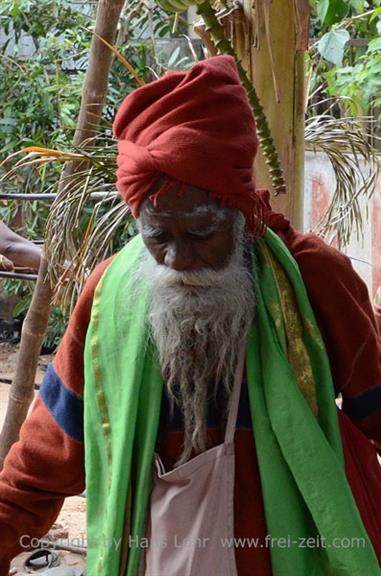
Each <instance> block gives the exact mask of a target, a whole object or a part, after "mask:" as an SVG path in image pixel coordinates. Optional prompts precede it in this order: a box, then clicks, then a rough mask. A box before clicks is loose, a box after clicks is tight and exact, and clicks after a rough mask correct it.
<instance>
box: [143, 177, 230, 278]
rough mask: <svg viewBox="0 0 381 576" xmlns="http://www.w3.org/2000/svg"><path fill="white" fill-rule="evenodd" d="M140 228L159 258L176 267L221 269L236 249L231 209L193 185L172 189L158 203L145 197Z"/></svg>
mask: <svg viewBox="0 0 381 576" xmlns="http://www.w3.org/2000/svg"><path fill="white" fill-rule="evenodd" d="M139 228H140V232H141V235H142V238H143V241H144V244H145V245H146V247H147V249H148V250H149V252H150V253H151V254H152V256H153V257H154V258H155V260H156V262H157V263H158V264H162V265H164V266H167V267H169V268H172V269H174V270H177V271H181V272H185V271H193V270H200V269H202V268H213V269H216V270H217V269H220V268H222V267H223V266H225V264H226V263H227V261H228V259H229V257H230V256H231V254H232V252H233V243H234V232H233V228H234V227H233V215H232V211H229V210H224V209H221V208H220V207H219V204H218V202H217V201H216V200H214V199H212V198H210V196H209V194H208V193H207V192H206V191H205V190H201V189H200V188H196V187H193V186H188V187H187V189H186V190H185V191H184V193H183V194H179V193H178V191H177V190H176V189H171V190H169V191H168V192H166V193H165V194H163V195H162V196H161V197H160V198H159V200H158V202H157V205H156V206H153V204H152V202H151V200H149V199H147V200H145V202H143V204H142V206H141V209H140V214H139Z"/></svg>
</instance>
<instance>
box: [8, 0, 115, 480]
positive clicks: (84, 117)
mask: <svg viewBox="0 0 381 576" xmlns="http://www.w3.org/2000/svg"><path fill="white" fill-rule="evenodd" d="M123 5H124V0H100V1H99V3H98V9H97V15H96V23H95V31H96V33H97V34H98V35H99V36H101V37H102V38H104V39H105V40H107V42H109V43H110V44H112V43H113V42H114V39H115V35H116V29H117V25H118V21H119V17H120V13H121V11H122V8H123ZM112 56H113V54H112V52H111V51H110V50H109V49H108V48H107V47H106V46H105V45H104V44H103V43H102V42H101V41H100V40H99V39H98V38H97V37H96V36H94V37H93V39H92V42H91V47H90V54H89V63H88V68H87V72H86V77H85V80H84V85H83V91H82V101H81V107H80V112H79V117H78V121H77V127H76V131H75V134H74V140H73V145H74V146H75V147H78V146H80V145H81V143H82V142H83V141H84V140H86V139H87V138H89V137H90V136H94V133H95V132H96V131H97V128H98V125H99V121H100V117H101V113H102V109H103V105H104V101H105V96H106V91H107V84H108V76H109V70H110V66H111V62H112ZM94 114H95V116H94ZM82 167H83V166H82V165H80V163H79V162H69V163H67V164H66V165H65V167H64V170H63V173H62V176H61V179H60V186H59V191H58V198H57V199H56V200H55V201H56V202H59V201H60V191H62V190H63V188H64V187H65V186H66V182H67V177H68V176H69V175H70V174H72V173H74V172H75V171H77V170H79V169H81V168H82ZM52 295H53V290H52V287H51V285H50V282H49V280H48V261H47V259H46V256H45V254H43V256H42V259H41V265H40V269H39V273H38V279H37V284H36V287H35V291H34V293H33V298H32V303H31V306H30V308H29V310H28V313H27V315H26V318H25V321H24V324H23V328H22V334H21V343H20V353H19V356H18V360H17V366H16V372H15V377H14V380H13V383H12V385H11V389H10V395H9V402H8V407H7V413H6V417H5V422H4V426H3V429H2V432H1V435H0V469H1V468H2V467H3V463H4V459H5V456H6V455H7V453H8V451H9V449H10V447H11V446H12V444H13V443H14V442H16V441H17V440H18V437H19V432H20V427H21V425H22V423H23V421H24V420H25V418H26V415H27V412H28V408H29V406H30V403H31V401H32V399H33V387H34V378H35V374H36V369H37V362H38V357H39V354H40V350H41V345H42V341H43V338H44V335H45V333H46V329H47V325H48V319H49V314H50V307H51V300H52Z"/></svg>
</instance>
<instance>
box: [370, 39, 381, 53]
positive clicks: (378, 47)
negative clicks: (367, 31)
mask: <svg viewBox="0 0 381 576" xmlns="http://www.w3.org/2000/svg"><path fill="white" fill-rule="evenodd" d="M379 51H381V38H375V39H374V40H371V41H370V42H369V46H368V50H367V52H368V53H369V52H379Z"/></svg>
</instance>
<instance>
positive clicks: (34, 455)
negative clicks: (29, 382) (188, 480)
mask: <svg viewBox="0 0 381 576" xmlns="http://www.w3.org/2000/svg"><path fill="white" fill-rule="evenodd" d="M108 262H109V261H105V262H103V263H102V264H100V265H99V266H98V267H97V268H96V269H95V271H94V272H93V274H92V275H91V276H90V278H89V279H88V281H87V284H86V286H85V288H84V291H83V293H82V295H81V297H80V299H79V301H78V303H77V306H76V308H75V310H74V312H73V314H72V316H71V319H70V322H69V325H68V328H67V330H66V332H65V335H64V337H63V339H62V341H61V344H60V346H59V348H58V350H57V354H56V356H55V359H54V362H53V364H52V365H50V366H49V369H48V371H47V373H46V375H45V378H44V381H43V383H42V385H41V389H40V392H39V395H38V397H37V399H36V401H35V403H34V406H33V409H32V412H31V414H30V416H29V417H28V418H27V420H26V421H25V423H24V424H23V426H22V429H21V433H20V440H19V441H18V442H17V443H16V444H14V445H13V446H12V448H11V450H10V452H9V454H8V456H7V458H6V459H5V463H4V468H3V470H2V472H1V474H0V542H1V544H0V576H7V574H8V569H9V563H10V561H11V559H12V558H13V557H14V556H15V555H16V554H18V553H19V552H20V551H21V550H22V548H23V546H24V547H25V546H27V544H28V542H30V538H31V537H41V536H43V535H44V534H46V533H47V531H48V530H49V528H50V527H51V525H52V524H53V522H54V521H55V519H56V517H57V516H58V513H59V511H60V509H61V507H62V504H63V501H64V499H65V497H66V496H70V495H75V494H79V493H80V492H82V491H83V489H84V484H85V475H84V451H83V400H82V399H83V385H84V382H83V350H84V342H85V337H86V331H87V326H88V323H89V319H90V312H91V305H92V300H93V294H94V290H95V287H96V285H97V283H98V281H99V278H100V277H101V275H102V273H103V271H104V269H105V268H106V266H107V265H108Z"/></svg>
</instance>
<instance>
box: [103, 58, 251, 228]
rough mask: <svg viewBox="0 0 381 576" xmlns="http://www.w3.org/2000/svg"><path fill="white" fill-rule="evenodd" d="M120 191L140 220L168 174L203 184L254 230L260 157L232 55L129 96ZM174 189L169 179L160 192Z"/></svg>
mask: <svg viewBox="0 0 381 576" xmlns="http://www.w3.org/2000/svg"><path fill="white" fill-rule="evenodd" d="M114 135H115V136H116V137H117V138H118V140H119V142H118V151H119V153H118V170H117V188H118V190H119V192H120V193H121V195H122V196H123V198H124V200H125V201H126V202H127V203H128V205H129V206H130V208H131V212H132V214H133V215H134V216H135V217H136V216H137V215H138V212H139V207H140V204H141V203H142V201H143V200H144V198H145V197H146V195H147V193H148V192H149V191H150V190H152V187H153V185H154V184H155V182H157V180H158V179H159V178H160V176H161V175H162V174H165V175H167V177H169V181H170V182H173V181H177V182H181V183H186V184H192V185H194V186H198V187H199V188H204V189H206V190H208V191H209V193H210V194H211V195H212V196H214V197H217V198H218V199H219V200H220V202H221V204H222V205H225V204H227V205H230V206H233V207H236V208H238V209H239V210H241V211H242V212H243V213H244V214H246V217H247V220H248V222H249V224H250V225H251V227H252V228H253V229H254V225H253V224H254V222H255V220H256V216H257V215H259V212H260V206H262V203H261V200H260V199H259V197H258V196H257V195H256V193H255V185H254V180H253V173H252V170H253V162H254V158H255V155H256V152H257V147H258V141H257V137H256V132H255V123H254V117H253V113H252V110H251V107H250V104H249V102H248V99H247V95H246V92H245V90H244V88H243V87H242V85H241V83H240V80H239V76H238V73H237V68H236V65H235V62H234V58H232V56H216V57H213V58H208V59H207V60H204V61H202V62H199V63H197V64H194V65H193V66H192V67H191V68H190V69H189V70H187V71H186V72H167V73H166V74H165V75H164V76H163V77H162V78H160V79H159V80H156V81H154V82H151V83H150V84H147V85H145V86H143V87H142V88H138V89H137V90H135V91H134V92H132V93H131V94H129V95H128V96H127V97H126V98H125V100H124V101H123V103H122V105H121V106H120V108H119V111H118V113H117V115H116V118H115V121H114ZM165 189H168V182H167V183H166V185H165V187H164V188H163V189H162V190H161V191H164V190H165Z"/></svg>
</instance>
